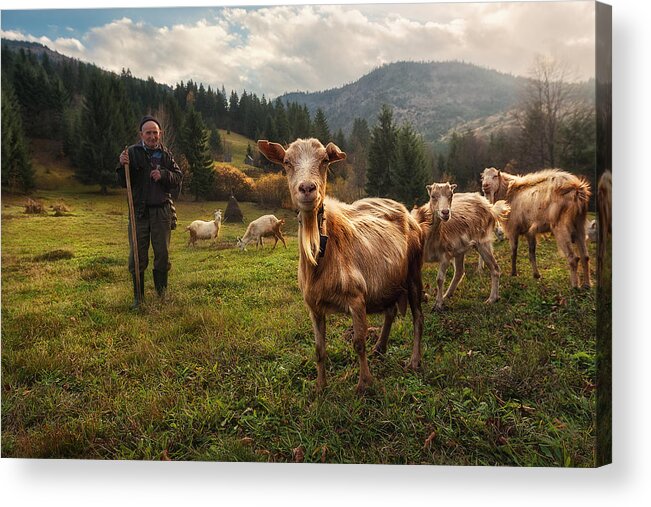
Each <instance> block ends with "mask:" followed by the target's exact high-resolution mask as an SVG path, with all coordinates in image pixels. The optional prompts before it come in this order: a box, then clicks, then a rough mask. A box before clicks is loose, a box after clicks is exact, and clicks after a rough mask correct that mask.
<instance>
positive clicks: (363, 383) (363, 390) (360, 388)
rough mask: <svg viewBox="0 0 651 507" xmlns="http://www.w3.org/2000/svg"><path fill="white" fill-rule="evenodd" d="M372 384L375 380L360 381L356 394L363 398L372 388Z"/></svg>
mask: <svg viewBox="0 0 651 507" xmlns="http://www.w3.org/2000/svg"><path fill="white" fill-rule="evenodd" d="M372 384H373V379H372V378H370V379H368V380H364V381H362V379H360V380H359V382H358V383H357V387H356V388H355V392H356V393H357V394H358V395H360V396H361V395H363V394H365V393H366V390H367V389H368V388H369V387H371V385H372Z"/></svg>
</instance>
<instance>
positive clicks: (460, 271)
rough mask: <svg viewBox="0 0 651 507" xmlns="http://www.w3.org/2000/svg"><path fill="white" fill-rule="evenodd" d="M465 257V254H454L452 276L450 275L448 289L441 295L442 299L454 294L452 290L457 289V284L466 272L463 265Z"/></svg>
mask: <svg viewBox="0 0 651 507" xmlns="http://www.w3.org/2000/svg"><path fill="white" fill-rule="evenodd" d="M465 257H466V255H465V254H462V253H461V254H457V255H455V256H454V276H453V277H452V281H451V282H450V286H449V287H448V290H447V291H446V292H445V294H444V295H443V299H447V298H451V297H452V296H454V291H455V290H457V286H458V285H459V283H460V282H461V279H462V278H463V276H464V275H465V273H466V268H465V266H464V258H465Z"/></svg>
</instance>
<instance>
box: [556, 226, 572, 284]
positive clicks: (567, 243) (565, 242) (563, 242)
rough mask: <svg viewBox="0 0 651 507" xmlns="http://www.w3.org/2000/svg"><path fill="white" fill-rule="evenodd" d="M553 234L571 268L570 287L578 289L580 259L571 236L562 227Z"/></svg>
mask: <svg viewBox="0 0 651 507" xmlns="http://www.w3.org/2000/svg"><path fill="white" fill-rule="evenodd" d="M552 232H553V233H554V236H555V237H556V243H557V244H558V247H559V248H560V249H561V251H562V252H563V254H564V255H565V258H566V259H567V264H568V266H569V268H570V285H571V286H572V287H578V286H579V276H578V273H577V271H578V267H579V258H578V257H577V255H576V254H575V253H574V249H573V248H572V237H571V234H570V232H569V231H568V230H566V229H563V228H561V227H557V228H556V229H553V230H552Z"/></svg>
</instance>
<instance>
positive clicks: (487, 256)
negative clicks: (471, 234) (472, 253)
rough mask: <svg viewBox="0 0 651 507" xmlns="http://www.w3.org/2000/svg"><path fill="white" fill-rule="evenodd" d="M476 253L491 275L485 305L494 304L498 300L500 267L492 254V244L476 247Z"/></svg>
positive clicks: (482, 244)
mask: <svg viewBox="0 0 651 507" xmlns="http://www.w3.org/2000/svg"><path fill="white" fill-rule="evenodd" d="M477 251H478V252H479V258H480V259H484V262H485V263H486V265H487V266H488V269H489V270H490V273H491V293H490V296H488V299H487V300H486V303H494V302H495V301H497V300H498V299H499V298H500V294H499V290H500V267H499V264H497V261H496V260H495V255H494V254H493V244H492V243H480V244H478V245H477Z"/></svg>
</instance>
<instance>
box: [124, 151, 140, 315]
mask: <svg viewBox="0 0 651 507" xmlns="http://www.w3.org/2000/svg"><path fill="white" fill-rule="evenodd" d="M124 149H125V150H126V149H128V147H125V148H124ZM124 176H125V177H126V179H127V200H128V201H129V221H130V222H131V249H132V250H133V264H134V266H135V273H134V276H135V278H136V301H137V302H138V306H140V304H141V303H142V296H141V292H140V286H141V283H142V281H141V280H140V259H139V258H138V234H137V233H136V212H135V210H134V208H133V195H132V194H131V175H130V174H129V163H126V164H124Z"/></svg>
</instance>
